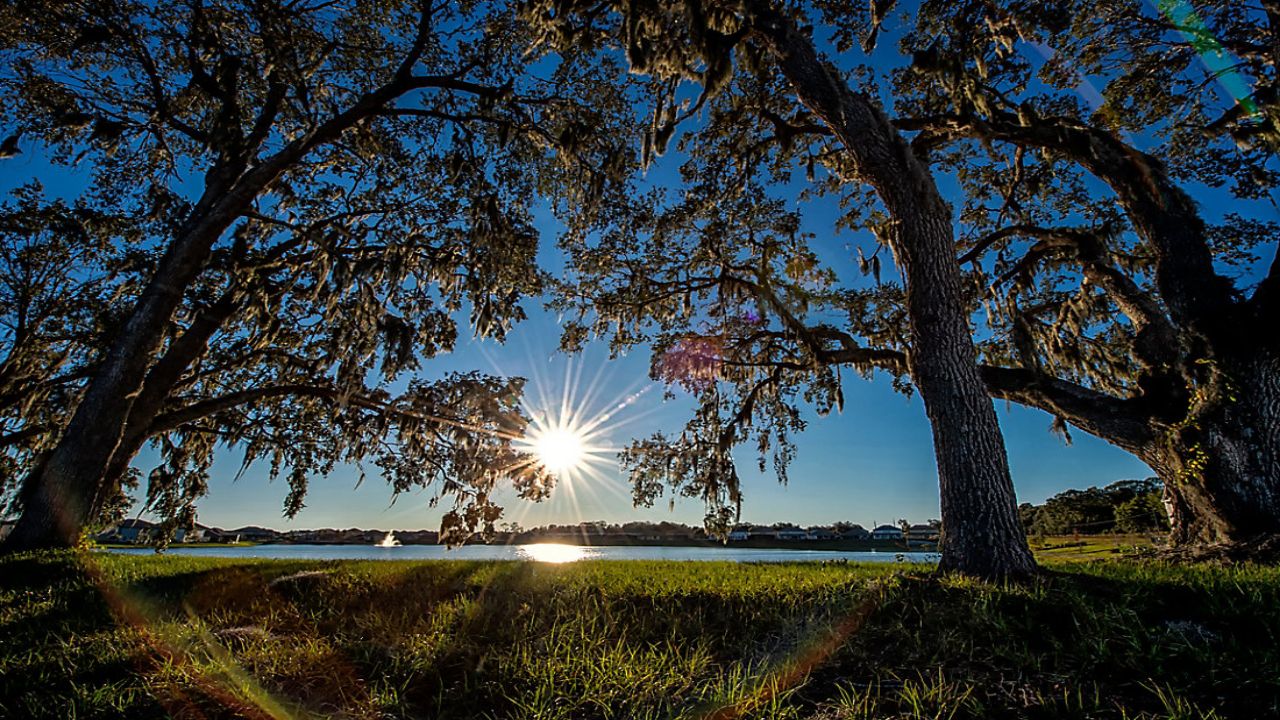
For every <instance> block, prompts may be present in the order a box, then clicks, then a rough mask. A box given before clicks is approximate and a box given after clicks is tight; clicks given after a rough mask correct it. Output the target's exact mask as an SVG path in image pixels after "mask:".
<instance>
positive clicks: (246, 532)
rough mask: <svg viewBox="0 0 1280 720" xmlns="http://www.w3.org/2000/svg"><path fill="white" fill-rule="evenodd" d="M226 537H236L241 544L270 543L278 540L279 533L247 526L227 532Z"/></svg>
mask: <svg viewBox="0 0 1280 720" xmlns="http://www.w3.org/2000/svg"><path fill="white" fill-rule="evenodd" d="M227 534H228V535H236V536H238V537H239V539H240V541H241V542H271V541H273V540H279V539H280V533H278V532H276V531H275V530H272V529H270V528H264V527H258V526H256V525H247V526H245V527H242V528H236V529H235V530H228V531H227Z"/></svg>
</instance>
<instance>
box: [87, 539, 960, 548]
mask: <svg viewBox="0 0 1280 720" xmlns="http://www.w3.org/2000/svg"><path fill="white" fill-rule="evenodd" d="M542 543H546V544H557V545H573V546H576V547H706V548H731V549H732V548H741V549H745V550H824V551H841V552H936V551H937V549H938V547H937V545H936V544H935V543H929V542H920V541H913V542H912V543H911V544H910V547H908V546H907V545H906V544H905V543H902V542H895V541H891V540H890V541H874V540H868V541H859V540H773V541H769V540H736V541H733V542H730V543H723V542H717V541H714V540H694V539H689V540H681V539H678V538H673V539H671V540H630V539H625V538H624V539H618V540H611V539H610V538H585V539H584V538H581V537H578V538H571V537H568V536H547V537H538V538H520V539H516V540H511V541H493V542H467V543H463V544H464V545H480V546H484V545H534V544H542ZM439 544H440V543H432V542H413V541H409V542H402V543H400V545H399V546H401V547H409V546H414V545H427V546H430V545H439ZM274 545H281V546H290V545H325V546H333V547H369V546H370V545H371V544H370V543H363V542H339V541H330V542H326V541H323V540H311V541H307V542H296V541H290V540H264V541H257V542H239V543H216V542H202V543H170V544H169V545H168V547H170V548H220V547H225V548H237V547H249V546H274ZM97 547H100V548H105V549H109V550H110V549H121V548H137V547H147V544H146V543H135V544H131V543H98V544H97Z"/></svg>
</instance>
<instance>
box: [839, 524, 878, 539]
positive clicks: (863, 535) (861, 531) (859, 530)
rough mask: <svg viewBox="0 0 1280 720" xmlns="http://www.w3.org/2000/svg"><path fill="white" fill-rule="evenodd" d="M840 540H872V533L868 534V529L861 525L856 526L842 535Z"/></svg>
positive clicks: (847, 529)
mask: <svg viewBox="0 0 1280 720" xmlns="http://www.w3.org/2000/svg"><path fill="white" fill-rule="evenodd" d="M840 538H841V539H842V540H870V539H871V533H869V532H867V529H866V528H864V527H862V526H861V525H854V526H853V527H851V528H846V529H845V531H844V532H842V533H840Z"/></svg>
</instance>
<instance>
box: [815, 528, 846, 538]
mask: <svg viewBox="0 0 1280 720" xmlns="http://www.w3.org/2000/svg"><path fill="white" fill-rule="evenodd" d="M808 535H809V539H810V540H839V539H840V533H838V532H836V531H835V530H832V529H831V528H824V527H811V528H809V533H808Z"/></svg>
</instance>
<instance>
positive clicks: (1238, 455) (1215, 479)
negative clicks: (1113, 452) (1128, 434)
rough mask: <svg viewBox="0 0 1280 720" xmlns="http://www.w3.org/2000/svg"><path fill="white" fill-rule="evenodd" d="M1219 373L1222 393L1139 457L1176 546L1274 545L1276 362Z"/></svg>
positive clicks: (1278, 468)
mask: <svg viewBox="0 0 1280 720" xmlns="http://www.w3.org/2000/svg"><path fill="white" fill-rule="evenodd" d="M1221 369H1222V370H1223V371H1224V377H1225V378H1226V379H1225V380H1224V381H1223V382H1222V387H1221V389H1220V390H1218V391H1216V392H1214V393H1213V394H1212V396H1211V397H1209V398H1206V400H1205V401H1204V403H1203V405H1202V406H1201V407H1197V408H1193V410H1192V415H1191V416H1190V417H1189V418H1188V420H1187V421H1186V422H1184V423H1182V424H1181V425H1180V426H1179V427H1177V428H1175V429H1173V430H1171V431H1168V432H1166V433H1165V435H1164V437H1163V438H1161V440H1160V441H1159V442H1157V443H1155V444H1153V445H1152V447H1151V449H1150V450H1149V451H1148V452H1147V453H1144V454H1143V459H1144V460H1145V461H1146V462H1147V463H1148V464H1149V465H1151V466H1152V467H1153V468H1154V469H1156V471H1157V472H1158V473H1159V475H1160V477H1161V479H1163V480H1164V485H1165V490H1164V492H1165V507H1166V509H1167V510H1168V511H1169V521H1170V525H1171V526H1172V531H1171V534H1170V542H1171V544H1172V545H1175V546H1198V545H1216V544H1241V543H1245V544H1247V543H1252V542H1255V541H1259V540H1264V539H1267V538H1275V537H1280V358H1277V357H1276V356H1274V355H1270V354H1266V353H1259V354H1258V355H1257V356H1256V357H1254V358H1252V359H1250V360H1248V361H1245V362H1234V363H1231V364H1230V365H1227V366H1224V367H1222V368H1221Z"/></svg>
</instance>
